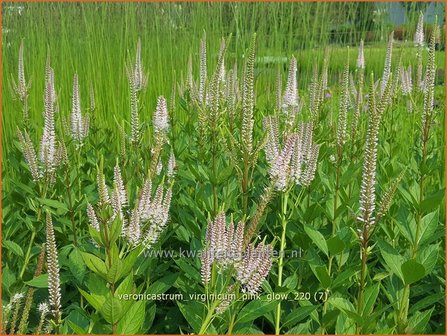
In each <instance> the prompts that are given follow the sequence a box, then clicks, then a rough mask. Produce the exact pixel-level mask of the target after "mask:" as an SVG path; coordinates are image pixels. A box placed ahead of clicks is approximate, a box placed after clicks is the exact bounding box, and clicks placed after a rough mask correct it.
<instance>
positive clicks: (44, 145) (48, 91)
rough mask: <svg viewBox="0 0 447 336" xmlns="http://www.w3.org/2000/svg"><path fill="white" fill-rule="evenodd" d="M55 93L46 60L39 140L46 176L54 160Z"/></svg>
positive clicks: (50, 173)
mask: <svg viewBox="0 0 447 336" xmlns="http://www.w3.org/2000/svg"><path fill="white" fill-rule="evenodd" d="M55 103H56V94H55V89H54V72H53V69H52V68H51V67H50V65H49V60H48V61H47V70H46V82H45V111H44V129H43V134H42V140H41V142H40V155H39V156H40V161H41V162H42V163H43V165H44V169H45V172H46V175H47V177H48V176H49V175H52V173H53V172H54V170H55V168H56V167H55V166H56V165H55V163H56V162H55V161H56V129H55V122H54V113H55Z"/></svg>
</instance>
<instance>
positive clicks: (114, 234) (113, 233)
mask: <svg viewBox="0 0 447 336" xmlns="http://www.w3.org/2000/svg"><path fill="white" fill-rule="evenodd" d="M121 227H122V221H121V218H120V216H116V217H115V220H114V221H113V222H112V224H111V225H110V226H109V244H110V245H113V244H114V243H115V242H116V240H117V239H118V238H119V236H120V234H121V231H122V230H121Z"/></svg>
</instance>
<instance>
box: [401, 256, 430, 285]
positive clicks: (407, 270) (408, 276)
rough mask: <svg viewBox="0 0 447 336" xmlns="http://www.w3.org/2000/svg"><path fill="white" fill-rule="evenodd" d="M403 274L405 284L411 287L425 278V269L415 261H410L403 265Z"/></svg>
mask: <svg viewBox="0 0 447 336" xmlns="http://www.w3.org/2000/svg"><path fill="white" fill-rule="evenodd" d="M402 274H403V279H404V282H405V284H406V285H409V284H412V283H413V282H416V281H418V280H420V279H422V278H423V277H424V276H425V268H424V266H422V265H421V264H420V263H418V262H417V261H416V260H415V259H410V260H408V261H406V262H405V263H404V264H403V265H402Z"/></svg>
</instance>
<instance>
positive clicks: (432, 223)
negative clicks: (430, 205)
mask: <svg viewBox="0 0 447 336" xmlns="http://www.w3.org/2000/svg"><path fill="white" fill-rule="evenodd" d="M438 224H439V212H438V211H435V212H432V213H429V214H428V215H426V216H424V217H423V218H422V219H421V223H420V230H421V232H420V235H419V241H418V242H416V243H417V244H418V246H420V245H422V244H424V243H425V242H427V241H428V240H430V239H431V238H432V237H433V234H434V233H435V232H436V229H437V227H438Z"/></svg>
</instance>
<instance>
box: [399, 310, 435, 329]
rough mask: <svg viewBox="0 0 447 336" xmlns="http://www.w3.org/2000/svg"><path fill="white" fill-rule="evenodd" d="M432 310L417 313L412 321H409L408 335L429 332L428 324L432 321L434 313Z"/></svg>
mask: <svg viewBox="0 0 447 336" xmlns="http://www.w3.org/2000/svg"><path fill="white" fill-rule="evenodd" d="M434 309H435V307H433V308H432V309H429V310H426V311H424V312H416V314H414V315H413V316H412V317H410V319H409V320H408V327H407V329H406V330H405V332H406V333H407V334H425V333H427V332H428V331H429V330H427V329H426V328H427V324H428V322H429V321H430V317H431V314H432V313H433V310H434Z"/></svg>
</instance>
